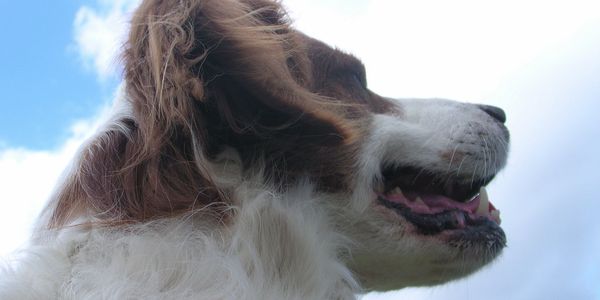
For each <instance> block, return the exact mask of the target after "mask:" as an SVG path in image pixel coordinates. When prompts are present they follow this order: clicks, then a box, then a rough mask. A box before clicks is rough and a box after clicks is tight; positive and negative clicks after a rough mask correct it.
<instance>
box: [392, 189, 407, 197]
mask: <svg viewBox="0 0 600 300" xmlns="http://www.w3.org/2000/svg"><path fill="white" fill-rule="evenodd" d="M390 194H392V195H400V196H402V197H404V194H402V190H401V189H400V188H399V187H395V188H394V189H393V190H391V191H390Z"/></svg>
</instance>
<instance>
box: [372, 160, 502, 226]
mask: <svg viewBox="0 0 600 300" xmlns="http://www.w3.org/2000/svg"><path fill="white" fill-rule="evenodd" d="M383 177H384V182H383V185H382V186H381V187H380V190H379V191H376V193H377V195H378V201H379V203H380V204H382V205H383V206H385V207H386V208H388V209H391V210H393V211H395V212H396V213H398V214H399V215H401V216H403V217H404V218H405V219H406V220H407V221H409V222H410V223H412V224H413V225H414V226H415V227H416V228H417V230H418V231H419V232H420V233H421V234H424V235H435V234H439V233H441V232H444V231H452V230H455V231H456V230H468V229H470V228H474V227H475V228H477V227H481V228H487V229H496V230H497V231H500V232H501V229H500V227H499V225H500V211H499V210H497V209H496V208H495V207H494V205H493V204H492V203H491V202H490V201H489V198H488V195H487V191H486V188H485V185H487V184H488V183H489V182H490V181H491V180H492V179H493V176H491V177H489V178H485V179H481V180H458V179H456V180H452V179H448V178H445V179H443V180H442V179H441V176H439V175H436V174H432V173H429V172H426V171H424V170H418V169H415V168H407V167H403V168H398V167H389V168H384V171H383ZM502 235H503V234H502Z"/></svg>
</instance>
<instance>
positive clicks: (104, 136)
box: [0, 0, 508, 299]
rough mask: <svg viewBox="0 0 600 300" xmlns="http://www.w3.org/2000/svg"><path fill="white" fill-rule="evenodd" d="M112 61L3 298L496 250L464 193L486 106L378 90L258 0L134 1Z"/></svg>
mask: <svg viewBox="0 0 600 300" xmlns="http://www.w3.org/2000/svg"><path fill="white" fill-rule="evenodd" d="M123 59H124V64H125V74H124V75H125V87H124V93H123V96H122V99H120V100H119V101H120V102H119V104H120V105H119V106H118V109H116V111H115V113H114V117H113V118H112V120H111V121H110V122H108V123H107V125H106V126H105V127H104V128H103V129H102V130H100V131H99V132H98V134H97V135H96V136H95V137H93V138H92V139H90V140H89V141H88V142H87V143H86V144H85V145H84V146H83V147H82V149H81V151H80V153H79V155H78V156H77V157H76V158H75V160H74V162H73V165H72V167H71V169H70V170H69V171H68V172H67V176H66V177H65V179H64V182H62V183H61V184H60V185H59V187H58V189H57V192H56V194H55V195H54V197H53V198H52V199H51V201H50V203H49V205H48V207H47V208H46V210H45V211H44V213H43V215H42V216H41V217H40V226H39V227H40V228H39V229H38V230H37V231H36V233H35V235H34V237H33V239H32V243H31V244H32V246H31V248H30V249H28V250H27V251H25V252H23V253H21V255H20V256H19V257H18V259H17V260H16V262H15V263H14V264H11V265H10V266H7V267H6V268H5V270H4V272H3V274H1V277H0V298H1V299H353V298H354V297H355V296H354V295H355V294H356V293H361V292H364V291H369V290H391V289H399V288H402V287H405V286H422V285H433V284H439V283H443V282H447V281H449V280H452V279H456V278H460V277H463V276H466V275H468V274H471V273H473V272H474V271H476V270H478V269H479V268H481V267H482V266H484V265H486V264H487V263H488V262H490V261H491V260H493V259H494V258H495V257H497V256H498V255H499V254H500V252H501V250H502V248H503V247H504V245H505V237H504V233H503V232H502V230H501V229H500V227H499V226H498V224H497V223H498V222H499V220H497V216H496V215H493V214H492V212H494V210H495V208H493V206H491V208H489V209H488V208H487V206H486V208H485V209H484V212H483V213H481V212H477V214H475V210H474V209H475V208H478V209H479V207H478V206H477V204H478V203H480V197H479V196H476V197H475V199H476V200H472V201H471V202H470V203H474V205H471V206H468V205H469V204H465V203H467V202H465V201H467V200H469V199H471V198H472V197H473V196H475V191H476V190H478V188H479V187H480V186H483V185H485V184H487V183H488V182H489V181H490V180H491V179H492V178H493V177H494V176H495V175H496V173H497V172H498V171H499V169H500V168H502V166H503V165H504V163H505V161H506V154H507V147H508V131H507V130H506V128H505V127H504V126H503V124H502V123H503V122H504V113H503V112H502V111H501V110H500V109H498V108H494V107H489V106H482V105H471V104H464V103H458V102H454V101H448V100H434V99H429V100H410V99H404V100H398V99H389V98H384V97H381V96H379V95H377V94H375V93H373V92H372V91H370V90H369V89H368V87H367V82H366V75H365V70H364V67H363V65H362V64H361V63H360V61H359V60H358V59H356V58H354V57H353V56H351V55H348V54H345V53H343V52H340V51H339V50H335V49H332V48H330V47H329V46H327V45H325V44H323V43H322V42H319V41H317V40H314V39H312V38H310V37H308V36H305V35H303V34H302V33H300V32H298V31H296V30H295V29H293V28H292V27H291V26H290V25H289V22H288V20H287V16H286V14H285V11H284V10H283V9H282V7H281V5H280V4H278V3H276V2H272V1H268V0H218V1H217V0H162V1H160V0H145V1H143V2H142V4H141V5H140V7H139V8H138V10H137V11H136V13H135V15H134V17H133V19H132V24H131V33H130V36H129V41H128V43H127V45H126V47H125V50H124V54H123ZM407 176H409V177H410V180H407V179H406V178H408V177H407ZM424 178H425V179H424ZM396 185H397V186H402V188H403V189H406V193H407V195H408V196H407V197H406V199H405V198H402V199H404V200H402V201H405V202H402V203H401V201H400V200H398V199H399V197H400V196H399V194H397V193H396V194H394V193H395V192H394V191H395V190H394V189H393V188H394V187H395V186H396ZM438 193H439V194H440V195H439V196H435V197H433V196H431V194H438ZM418 195H422V196H423V197H424V199H426V202H427V203H426V204H427V205H430V206H431V205H434V206H435V207H434V206H431V207H430V208H428V210H427V212H426V213H423V212H422V211H419V210H415V209H414V207H417V208H418V205H420V204H418V203H419V201H420V198H417V196H418ZM402 196H403V197H404V195H402ZM451 198H452V199H451ZM394 199H396V200H394ZM432 199H433V200H432ZM435 199H438V200H435ZM439 199H442V200H439ZM455 200H456V201H455ZM436 201H438V202H436ZM407 203H408V204H407ZM436 203H437V204H436ZM439 203H445V204H444V205H446V209H444V210H443V211H441V210H440V209H439V207H440V205H441V204H439ZM405 204H406V205H409V206H408V207H407V206H404V205H405ZM426 204H425V203H424V204H423V205H426ZM436 205H437V206H436ZM467 206H468V207H469V208H466V207H467ZM480 206H481V205H480ZM411 207H412V208H411ZM432 207H433V208H432ZM496 214H497V213H496ZM465 220H466V221H465Z"/></svg>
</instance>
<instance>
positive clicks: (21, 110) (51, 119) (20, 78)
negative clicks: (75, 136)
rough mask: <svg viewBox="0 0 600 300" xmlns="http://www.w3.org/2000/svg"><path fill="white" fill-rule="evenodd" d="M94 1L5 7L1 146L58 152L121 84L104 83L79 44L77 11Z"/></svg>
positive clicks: (1, 19)
mask: <svg viewBox="0 0 600 300" xmlns="http://www.w3.org/2000/svg"><path fill="white" fill-rule="evenodd" d="M93 2H94V1H76V0H67V1H41V0H37V1H1V2H0V32H1V33H2V37H3V39H4V41H5V42H4V43H3V46H2V47H0V57H2V58H3V61H2V68H1V69H0V90H2V92H3V96H2V110H0V146H2V147H25V148H29V149H37V150H42V149H49V148H56V147H58V146H59V145H60V144H61V143H62V142H64V140H65V139H67V138H68V134H69V132H68V130H67V129H68V128H69V126H70V125H71V124H72V123H74V122H75V120H78V119H82V118H89V117H91V116H93V115H94V113H96V112H97V110H98V107H99V105H100V103H102V101H105V100H106V98H107V97H109V96H110V95H111V94H112V92H113V90H114V86H115V84H116V83H115V81H116V80H115V79H112V80H106V81H104V82H99V81H98V80H97V79H96V75H95V74H94V72H93V71H92V70H89V68H85V67H83V66H82V58H81V57H80V56H79V53H78V52H77V49H76V46H75V42H74V40H73V32H74V28H73V23H74V18H75V16H76V13H77V11H78V10H79V8H80V7H81V6H82V5H95V4H94V3H93Z"/></svg>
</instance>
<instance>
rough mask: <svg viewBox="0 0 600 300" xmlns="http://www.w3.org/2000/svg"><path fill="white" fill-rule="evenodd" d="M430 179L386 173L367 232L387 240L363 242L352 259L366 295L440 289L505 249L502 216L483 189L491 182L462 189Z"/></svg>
mask: <svg viewBox="0 0 600 300" xmlns="http://www.w3.org/2000/svg"><path fill="white" fill-rule="evenodd" d="M432 174H433V173H428V172H424V171H423V170H419V171H416V170H410V169H406V168H394V169H393V170H386V171H384V177H385V180H384V182H382V184H380V185H379V186H378V188H375V190H374V194H373V199H371V201H372V205H371V208H372V210H371V212H370V213H369V218H371V219H372V220H373V219H376V221H374V222H369V223H370V225H369V227H370V230H376V231H380V232H379V233H380V234H379V235H378V236H379V237H380V238H383V239H385V240H380V241H368V242H365V243H364V244H363V246H362V247H361V248H362V249H361V250H358V251H356V252H355V253H353V259H352V260H353V262H352V264H353V265H354V266H353V269H354V270H355V272H357V273H358V276H359V277H360V280H361V283H362V284H363V286H364V287H365V288H366V289H367V290H379V291H385V290H393V289H399V288H403V287H406V286H430V285H436V284H442V283H445V282H448V281H450V280H454V279H458V278H461V277H464V276H467V275H469V274H471V273H473V272H475V271H477V270H478V269H480V268H481V267H483V266H485V265H486V264H488V263H489V262H491V261H492V260H494V259H495V258H496V257H497V256H498V255H499V254H500V253H501V251H502V249H503V248H504V247H505V245H506V237H505V234H504V231H503V230H502V229H501V228H500V216H499V211H498V210H497V209H496V208H495V207H494V205H493V204H492V203H491V202H490V201H489V198H488V195H487V191H486V189H485V185H486V184H487V183H489V182H490V181H491V180H492V177H493V176H492V177H488V178H484V179H481V180H478V181H477V180H472V181H469V182H468V183H462V182H460V181H448V180H444V181H443V182H438V181H437V178H438V177H436V176H434V175H432ZM377 244H379V245H386V246H383V247H374V246H372V245H377Z"/></svg>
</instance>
